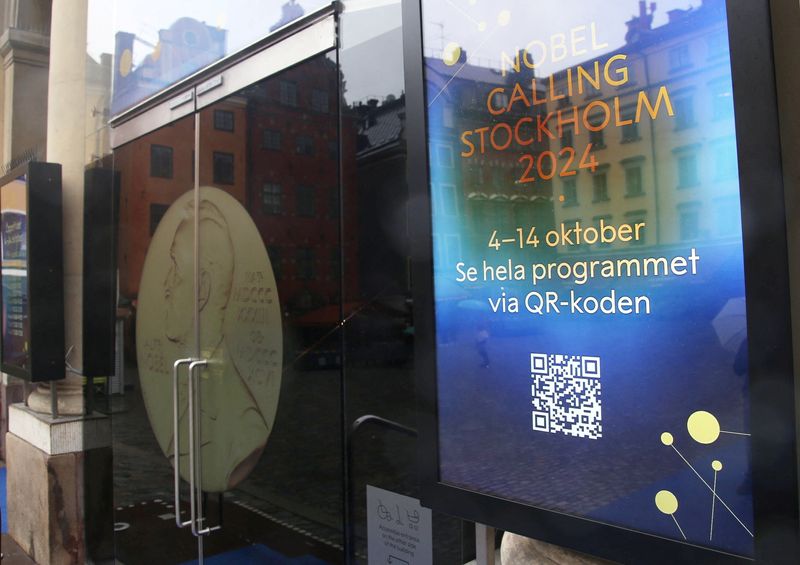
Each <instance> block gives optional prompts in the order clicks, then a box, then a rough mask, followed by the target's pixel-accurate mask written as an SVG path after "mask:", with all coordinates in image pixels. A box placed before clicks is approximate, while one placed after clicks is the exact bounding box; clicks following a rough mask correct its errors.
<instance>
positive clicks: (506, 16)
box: [497, 10, 511, 26]
mask: <svg viewBox="0 0 800 565" xmlns="http://www.w3.org/2000/svg"><path fill="white" fill-rule="evenodd" d="M497 23H498V24H500V25H501V26H507V25H508V24H509V23H511V12H509V11H508V10H503V11H502V12H500V14H498V16H497Z"/></svg>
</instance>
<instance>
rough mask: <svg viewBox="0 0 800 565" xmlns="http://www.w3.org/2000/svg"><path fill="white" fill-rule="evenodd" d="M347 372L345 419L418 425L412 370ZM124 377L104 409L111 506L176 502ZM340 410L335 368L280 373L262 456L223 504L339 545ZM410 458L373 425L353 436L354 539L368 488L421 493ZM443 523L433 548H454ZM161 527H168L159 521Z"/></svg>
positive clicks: (405, 445) (132, 379)
mask: <svg viewBox="0 0 800 565" xmlns="http://www.w3.org/2000/svg"><path fill="white" fill-rule="evenodd" d="M347 375H348V413H349V418H348V419H349V421H350V422H352V421H353V420H354V419H356V418H357V417H358V416H361V415H363V414H366V413H371V414H378V415H381V416H384V417H387V418H389V419H393V420H397V421H399V422H401V423H403V424H404V425H408V426H412V427H413V426H414V425H415V422H414V395H413V383H412V373H411V371H410V370H407V369H400V368H395V369H383V368H380V369H378V368H376V369H364V368H359V369H351V370H348V372H347ZM126 377H127V383H128V384H129V385H133V386H132V389H131V387H129V390H128V391H126V393H125V395H124V396H119V397H114V398H112V399H111V403H110V409H111V412H112V416H113V417H112V426H113V437H114V495H115V501H114V503H115V506H116V507H117V508H119V509H127V508H128V507H129V506H130V505H137V506H138V505H141V504H143V503H151V502H152V501H153V500H154V499H162V500H165V501H166V500H169V501H171V500H172V497H173V495H172V490H173V486H172V485H173V483H172V481H173V474H172V472H173V471H172V466H171V465H170V464H169V462H168V460H167V458H166V457H165V456H164V455H163V454H162V452H161V450H160V448H159V446H158V444H157V443H156V440H155V437H154V435H153V432H152V431H151V428H150V423H149V421H148V419H147V414H146V411H145V408H144V404H143V402H142V398H141V394H140V392H139V387H138V383H137V382H136V374H135V370H133V369H129V371H128V373H127V375H126ZM340 409H341V404H340V379H339V372H338V371H336V370H327V371H323V370H319V371H303V372H297V371H286V373H285V374H284V380H283V383H282V390H281V399H280V403H279V408H278V414H277V418H276V421H275V427H274V430H273V433H272V435H271V436H270V439H269V442H268V444H267V449H266V450H265V452H264V454H263V455H262V457H261V459H260V461H259V463H258V465H257V467H256V468H255V470H254V471H253V472H252V473H251V475H250V476H249V478H248V479H247V480H246V481H245V482H244V483H242V484H241V485H240V486H239V487H238V488H236V489H234V490H233V491H231V492H228V493H226V494H225V499H226V501H229V502H232V503H234V504H238V505H244V506H245V507H249V508H252V509H254V510H256V511H258V512H260V513H264V514H266V515H268V516H269V517H270V519H272V520H275V521H277V522H279V523H282V524H285V525H287V526H288V527H291V528H293V529H296V530H298V531H300V532H302V533H305V534H306V535H308V536H313V537H314V538H319V539H320V540H322V541H324V542H325V543H327V544H328V545H330V546H333V547H336V548H341V546H342V545H343V533H342V532H343V523H342V520H343V515H344V498H343V497H344V494H343V491H342V472H343V461H342V445H341V419H340ZM415 457H416V456H415V441H414V440H413V439H411V438H407V437H405V436H402V435H399V436H398V435H395V434H394V433H393V432H387V431H385V430H383V429H380V428H377V429H376V428H371V427H370V428H368V429H364V430H363V431H362V432H359V434H358V435H357V436H355V439H354V465H353V469H352V472H353V476H352V481H353V484H354V489H355V492H354V504H355V507H354V514H355V520H356V524H355V533H356V535H357V536H358V538H360V539H362V540H363V539H364V538H365V537H366V524H365V508H363V506H364V505H365V504H366V500H365V496H364V490H365V485H366V484H373V485H377V486H381V487H382V488H388V489H390V490H396V491H398V492H402V493H404V494H408V495H412V496H418V492H416V477H415V471H414V465H415ZM442 520H443V519H440V518H438V517H437V518H436V519H435V523H436V524H438V528H437V531H436V532H435V533H434V536H435V537H442V538H443V539H442V548H441V549H440V550H439V549H437V551H446V550H448V549H454V548H456V547H458V544H459V542H460V539H459V535H460V529H458V528H457V527H454V524H453V522H454V521H452V520H446V521H442ZM456 525H457V524H456ZM164 528H165V530H166V529H170V528H172V529H174V528H175V526H174V523H167V522H165V523H164ZM170 531H171V530H170ZM444 538H447V540H445V539H444ZM128 539H130V538H128ZM365 550H366V547H365V545H362V544H359V553H362V552H364V551H365ZM446 561H448V562H449V560H446Z"/></svg>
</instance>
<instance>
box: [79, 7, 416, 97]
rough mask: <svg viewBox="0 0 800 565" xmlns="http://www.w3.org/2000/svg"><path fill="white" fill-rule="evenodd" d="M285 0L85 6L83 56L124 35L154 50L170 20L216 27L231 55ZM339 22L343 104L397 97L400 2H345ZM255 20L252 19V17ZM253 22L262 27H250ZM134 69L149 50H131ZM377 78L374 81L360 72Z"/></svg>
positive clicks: (107, 49)
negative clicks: (223, 34)
mask: <svg viewBox="0 0 800 565" xmlns="http://www.w3.org/2000/svg"><path fill="white" fill-rule="evenodd" d="M284 1H285V0H268V1H264V0H233V1H231V2H227V3H226V4H222V3H220V2H212V1H210V0H203V1H196V0H195V1H193V2H190V1H187V0H180V1H170V2H159V1H156V0H142V1H137V2H133V1H132V0H114V1H111V2H109V1H108V0H89V25H88V34H87V35H88V39H87V52H88V53H89V55H91V56H92V57H93V58H94V59H95V60H99V59H100V54H101V53H113V52H114V35H115V34H116V32H117V31H129V32H133V33H135V34H136V36H137V37H139V38H140V39H143V40H144V41H146V42H148V43H150V44H153V45H154V44H155V43H156V42H157V41H158V31H159V30H160V29H165V28H168V27H169V26H170V25H171V24H172V23H173V22H174V21H175V20H177V19H178V18H181V17H185V16H191V17H193V18H196V19H198V20H200V21H205V22H206V23H210V24H212V25H221V26H222V27H224V28H226V29H227V30H228V31H229V33H228V52H229V53H231V52H233V51H234V50H237V49H239V48H241V47H244V46H246V45H247V44H249V43H251V42H253V41H256V40H258V39H259V38H260V37H263V36H264V35H266V34H267V33H269V27H270V26H271V25H273V24H274V23H275V22H276V21H278V20H279V19H280V17H281V5H282V4H283V3H284ZM343 3H344V16H343V18H342V29H341V39H342V49H343V50H344V51H345V54H344V55H343V57H342V71H343V72H344V74H345V79H346V85H347V92H346V97H347V101H348V102H351V103H352V102H357V101H364V100H366V99H368V98H377V99H379V100H383V99H385V98H386V96H387V95H390V94H392V95H394V96H399V95H400V94H401V93H402V91H403V73H402V64H403V59H402V49H403V43H402V33H401V9H400V0H345V1H344V2H343ZM325 4H327V1H326V0H300V5H301V6H302V7H303V9H304V10H305V11H306V13H308V12H309V11H311V10H314V9H317V8H319V7H321V6H323V5H325ZM255 15H257V17H254V16H255ZM253 22H263V23H259V25H254V23H253ZM135 50H136V51H137V52H136V53H134V64H138V63H140V62H141V60H142V59H143V58H144V57H145V56H146V55H148V54H149V53H150V52H151V51H152V48H151V47H149V46H148V45H146V44H144V43H140V42H137V43H136V44H135ZM365 68H367V69H374V70H376V71H377V72H380V70H381V69H383V70H384V71H385V72H383V73H382V76H380V78H379V79H377V80H376V76H375V75H374V74H373V73H365V72H363V69H365Z"/></svg>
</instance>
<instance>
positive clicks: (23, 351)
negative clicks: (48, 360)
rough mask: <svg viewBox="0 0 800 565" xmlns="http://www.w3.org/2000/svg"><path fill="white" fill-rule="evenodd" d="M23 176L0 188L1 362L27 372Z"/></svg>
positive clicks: (26, 279) (25, 215)
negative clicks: (0, 251) (0, 260)
mask: <svg viewBox="0 0 800 565" xmlns="http://www.w3.org/2000/svg"><path fill="white" fill-rule="evenodd" d="M27 210H28V208H27V187H26V182H25V177H21V178H19V179H15V180H12V181H11V182H9V183H8V184H5V185H3V186H2V187H0V237H1V238H2V241H1V242H0V249H2V281H3V287H2V289H3V290H2V299H3V303H2V321H3V334H2V345H3V350H2V351H3V353H2V354H3V363H4V364H6V365H10V366H12V367H17V368H19V369H21V370H24V371H29V370H30V321H29V318H28V244H27V242H28V231H27V230H28V213H27Z"/></svg>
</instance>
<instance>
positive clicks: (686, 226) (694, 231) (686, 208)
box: [678, 202, 700, 241]
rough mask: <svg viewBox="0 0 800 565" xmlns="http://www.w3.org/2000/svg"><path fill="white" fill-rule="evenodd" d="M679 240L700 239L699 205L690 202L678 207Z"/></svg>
mask: <svg viewBox="0 0 800 565" xmlns="http://www.w3.org/2000/svg"><path fill="white" fill-rule="evenodd" d="M678 221H679V222H680V226H679V228H680V235H681V239H682V240H684V241H686V240H690V239H697V238H698V237H700V204H699V203H697V202H690V203H687V204H681V205H679V206H678Z"/></svg>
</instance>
